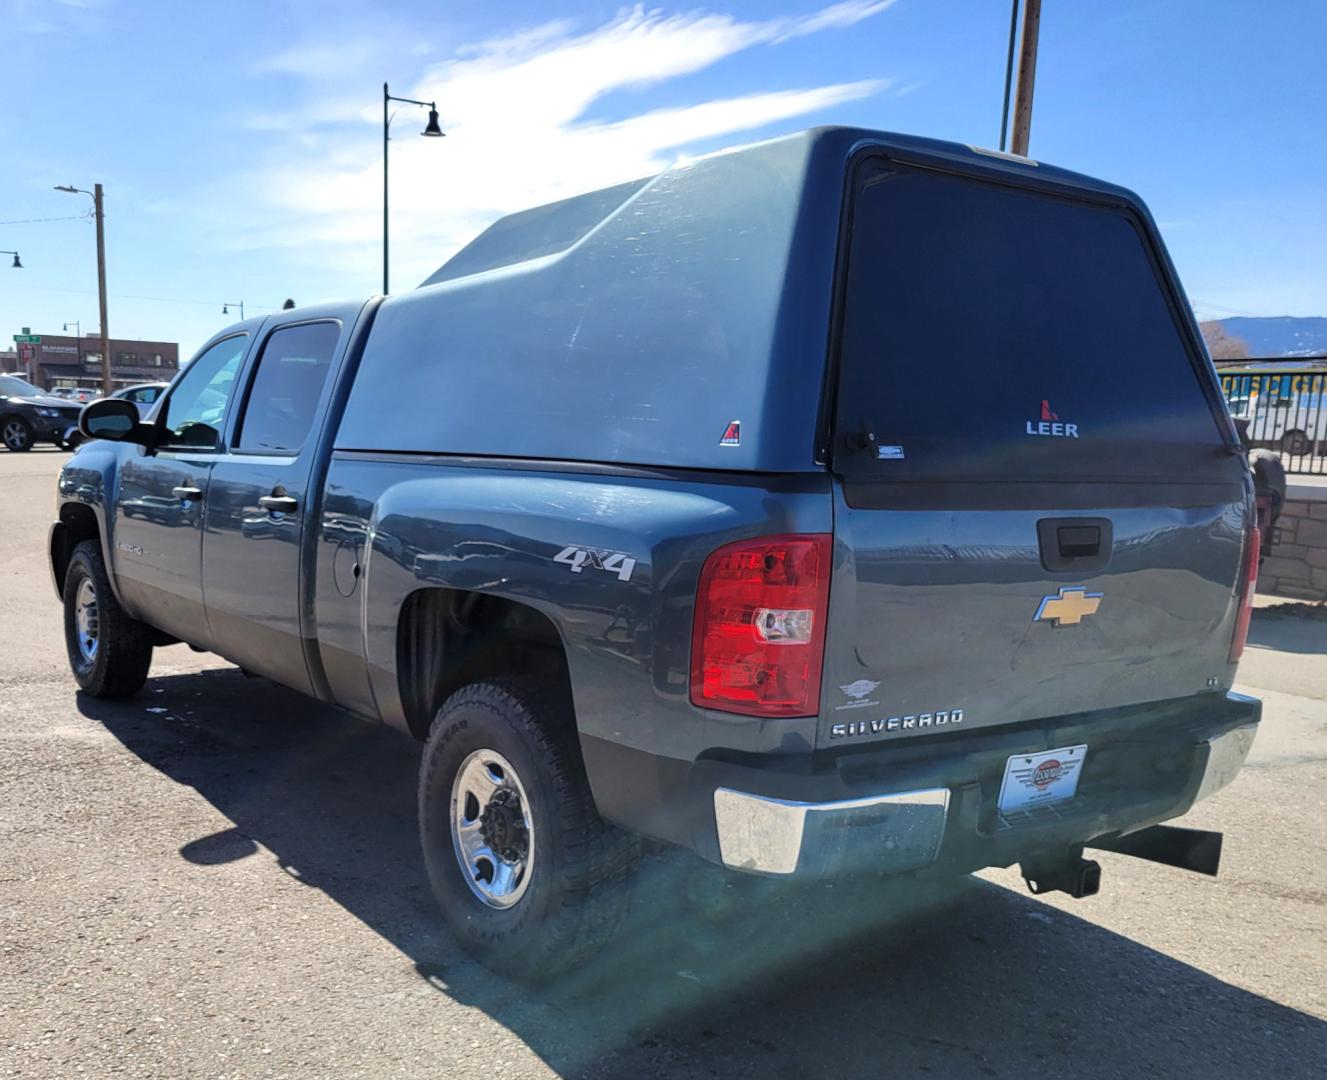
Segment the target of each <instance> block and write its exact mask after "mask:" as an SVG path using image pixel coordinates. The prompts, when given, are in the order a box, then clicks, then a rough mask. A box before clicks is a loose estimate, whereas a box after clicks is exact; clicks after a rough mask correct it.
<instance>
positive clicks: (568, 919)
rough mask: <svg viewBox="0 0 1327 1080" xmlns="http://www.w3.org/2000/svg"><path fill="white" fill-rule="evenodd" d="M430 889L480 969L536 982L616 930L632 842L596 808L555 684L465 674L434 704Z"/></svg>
mask: <svg viewBox="0 0 1327 1080" xmlns="http://www.w3.org/2000/svg"><path fill="white" fill-rule="evenodd" d="M419 831H420V838H421V840H422V842H423V846H424V862H425V865H426V866H427V868H428V874H429V880H430V882H431V883H432V885H433V892H434V894H435V895H436V896H437V898H438V903H439V904H440V905H441V907H442V911H443V914H444V916H445V917H446V919H447V922H448V923H449V925H450V926H451V928H452V931H453V932H454V933H455V934H456V936H457V937H458V938H459V939H460V941H461V944H462V945H464V946H465V948H466V949H467V950H468V951H469V952H471V953H472V954H474V955H475V956H476V957H477V958H478V959H479V960H480V961H481V962H483V963H484V964H485V965H486V966H488V967H490V968H492V969H493V970H495V971H498V972H501V973H503V974H505V975H510V976H512V977H515V978H521V979H526V980H531V981H538V980H541V979H545V978H548V977H549V976H552V975H555V974H557V973H558V972H561V971H564V970H567V969H569V968H571V967H574V966H576V965H577V964H580V963H582V962H583V961H584V960H586V959H587V958H588V957H590V956H591V955H593V954H594V953H595V952H597V951H599V950H600V949H601V948H602V947H603V946H604V945H605V944H607V943H608V942H609V941H610V940H611V939H612V937H613V935H614V934H615V933H616V931H617V929H618V926H619V925H620V923H621V921H622V919H623V917H624V916H625V914H626V910H627V906H628V902H629V892H628V888H627V879H628V877H629V875H630V872H631V870H632V869H634V867H635V863H636V861H637V859H638V858H639V854H640V842H639V840H638V839H637V838H636V837H634V836H632V835H631V834H629V833H626V832H623V831H622V830H620V829H617V828H615V827H613V826H611V825H609V824H607V823H606V822H604V821H603V820H602V819H601V818H600V817H599V815H598V814H597V813H596V811H595V808H594V800H593V798H592V797H591V795H590V789H589V783H588V781H587V780H586V777H585V768H584V765H583V764H582V762H581V757H580V748H579V745H578V743H577V739H576V728H575V721H574V717H573V716H572V714H571V709H570V707H569V703H568V701H567V695H566V692H565V690H563V689H561V688H559V687H558V686H557V685H555V684H545V683H538V682H532V683H523V682H516V681H512V682H505V681H504V682H491V683H475V684H473V685H471V686H468V687H465V688H464V689H462V690H459V691H457V692H456V693H455V694H453V695H452V696H451V697H450V698H449V699H448V700H447V702H446V704H444V705H443V707H442V709H441V710H440V711H439V713H438V715H437V718H436V719H435V720H434V722H433V728H432V730H431V731H430V733H429V738H428V742H427V743H426V745H425V748H424V758H423V762H422V764H421V767H420V777H419Z"/></svg>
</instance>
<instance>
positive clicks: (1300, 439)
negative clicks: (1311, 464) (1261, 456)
mask: <svg viewBox="0 0 1327 1080" xmlns="http://www.w3.org/2000/svg"><path fill="white" fill-rule="evenodd" d="M1312 446H1313V444H1312V443H1311V442H1310V441H1309V437H1308V435H1307V434H1306V433H1305V432H1303V431H1299V430H1295V431H1287V432H1286V433H1285V434H1284V435H1282V436H1281V452H1282V453H1284V454H1290V455H1292V456H1294V457H1299V456H1300V455H1302V454H1307V453H1308V452H1309V450H1310V449H1311V448H1312Z"/></svg>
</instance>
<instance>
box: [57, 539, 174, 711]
mask: <svg viewBox="0 0 1327 1080" xmlns="http://www.w3.org/2000/svg"><path fill="white" fill-rule="evenodd" d="M64 607H65V611H64V616H65V647H66V649H67V651H68V653H69V666H70V667H71V668H72V669H73V672H74V678H75V679H76V680H77V681H78V685H79V686H80V687H81V688H82V689H83V691H84V692H85V693H88V694H91V695H92V696H93V697H100V698H117V697H128V696H129V695H130V694H134V693H137V692H138V691H139V690H140V689H142V686H143V683H144V682H146V681H147V672H148V668H149V667H150V666H151V664H152V629H151V628H150V627H148V626H146V625H144V624H143V623H141V622H139V621H138V620H137V619H132V618H130V617H129V616H128V615H127V614H125V612H124V609H123V608H121V607H120V604H119V601H117V600H116V599H115V594H114V592H112V591H111V582H110V578H109V577H108V576H107V574H106V564H105V562H104V561H103V560H102V557H101V545H100V544H99V543H98V542H97V541H95V540H84V541H83V543H81V544H79V545H78V547H76V548H74V554H73V556H72V557H71V558H70V560H69V569H68V571H66V573H65V580H64Z"/></svg>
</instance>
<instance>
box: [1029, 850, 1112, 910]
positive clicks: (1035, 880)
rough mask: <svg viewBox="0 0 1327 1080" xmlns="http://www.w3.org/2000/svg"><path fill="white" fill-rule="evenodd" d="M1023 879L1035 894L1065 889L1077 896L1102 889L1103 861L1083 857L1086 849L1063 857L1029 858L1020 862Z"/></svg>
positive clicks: (1080, 897)
mask: <svg viewBox="0 0 1327 1080" xmlns="http://www.w3.org/2000/svg"><path fill="white" fill-rule="evenodd" d="M1019 869H1020V870H1021V871H1022V872H1023V880H1024V881H1026V882H1027V887H1028V889H1029V890H1030V891H1031V892H1032V894H1033V895H1034V896H1041V895H1042V894H1043V893H1049V892H1065V893H1068V894H1069V895H1070V896H1072V897H1074V899H1076V900H1081V899H1082V898H1083V897H1084V896H1095V895H1096V894H1097V893H1098V892H1100V891H1101V864H1100V863H1098V862H1093V861H1092V860H1091V859H1085V858H1083V854H1082V850H1081V849H1079V851H1078V852H1077V853H1075V854H1073V855H1069V856H1060V857H1059V858H1044V857H1043V858H1039V859H1029V860H1028V861H1026V862H1023V863H1020V864H1019Z"/></svg>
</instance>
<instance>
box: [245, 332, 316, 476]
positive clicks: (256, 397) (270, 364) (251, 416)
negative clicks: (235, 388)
mask: <svg viewBox="0 0 1327 1080" xmlns="http://www.w3.org/2000/svg"><path fill="white" fill-rule="evenodd" d="M340 337H341V324H340V323H339V322H316V323H302V324H300V325H297V326H286V327H282V328H280V329H278V330H274V331H272V333H271V334H270V335H269V336H268V338H267V341H266V342H265V343H264V345H263V352H262V355H261V356H260V357H259V358H258V370H257V373H256V374H255V375H254V378H253V386H252V388H251V389H250V390H249V400H248V404H247V405H246V406H245V408H244V418H243V420H242V421H241V422H240V433H239V442H238V444H237V449H239V450H241V451H249V452H254V451H257V452H260V453H262V452H266V453H290V454H294V453H298V452H299V450H300V448H301V447H302V446H303V445H304V441H305V439H307V438H308V436H309V431H310V430H311V429H312V427H313V420H314V417H315V416H316V415H317V412H318V401H319V399H320V398H321V397H322V392H323V386H324V384H325V383H326V382H327V375H328V373H329V372H330V371H331V370H332V357H333V356H334V355H335V353H336V343H337V341H338V340H339V339H340Z"/></svg>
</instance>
